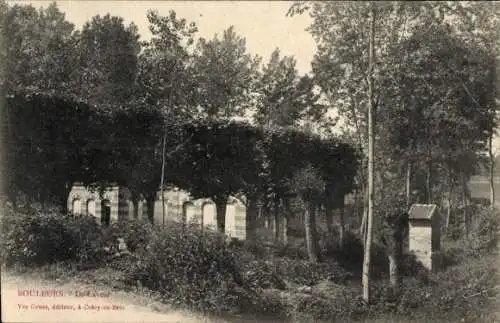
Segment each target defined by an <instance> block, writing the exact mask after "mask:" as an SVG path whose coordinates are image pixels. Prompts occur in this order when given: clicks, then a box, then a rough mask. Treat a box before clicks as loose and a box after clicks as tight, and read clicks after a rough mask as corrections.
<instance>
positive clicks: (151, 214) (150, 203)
mask: <svg viewBox="0 0 500 323" xmlns="http://www.w3.org/2000/svg"><path fill="white" fill-rule="evenodd" d="M155 201H156V192H155V194H149V195H148V197H147V198H146V207H147V214H148V220H149V222H151V223H154V218H155Z"/></svg>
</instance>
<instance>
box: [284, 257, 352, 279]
mask: <svg viewBox="0 0 500 323" xmlns="http://www.w3.org/2000/svg"><path fill="white" fill-rule="evenodd" d="M275 262H276V266H277V267H278V270H279V272H280V274H281V275H282V277H283V278H284V279H285V280H287V281H289V282H293V283H295V284H298V285H306V286H312V285H315V284H317V283H318V282H320V281H323V280H329V281H333V282H337V283H343V282H345V281H347V279H348V278H350V274H349V273H348V272H347V271H345V270H344V269H342V268H341V267H340V266H339V265H338V264H337V263H334V262H328V263H327V262H322V263H311V262H309V261H307V260H300V259H291V258H279V259H276V260H275Z"/></svg>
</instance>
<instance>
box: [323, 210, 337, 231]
mask: <svg viewBox="0 0 500 323" xmlns="http://www.w3.org/2000/svg"><path fill="white" fill-rule="evenodd" d="M333 213H334V212H333V208H332V207H331V206H330V205H328V203H327V204H326V205H325V214H326V227H327V228H328V234H329V235H330V236H333V234H334V232H335V227H334V225H333Z"/></svg>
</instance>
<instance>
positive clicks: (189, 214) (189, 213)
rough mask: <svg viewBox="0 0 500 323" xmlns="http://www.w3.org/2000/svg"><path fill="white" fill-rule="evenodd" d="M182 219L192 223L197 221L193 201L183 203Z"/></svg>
mask: <svg viewBox="0 0 500 323" xmlns="http://www.w3.org/2000/svg"><path fill="white" fill-rule="evenodd" d="M182 211H183V213H182V215H183V216H182V221H183V222H184V223H187V224H192V223H195V222H196V214H195V213H196V212H195V207H194V204H193V203H192V202H185V203H184V204H183V205H182Z"/></svg>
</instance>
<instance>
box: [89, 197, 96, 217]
mask: <svg viewBox="0 0 500 323" xmlns="http://www.w3.org/2000/svg"><path fill="white" fill-rule="evenodd" d="M87 215H90V216H95V201H94V200H92V199H91V200H88V201H87Z"/></svg>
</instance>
